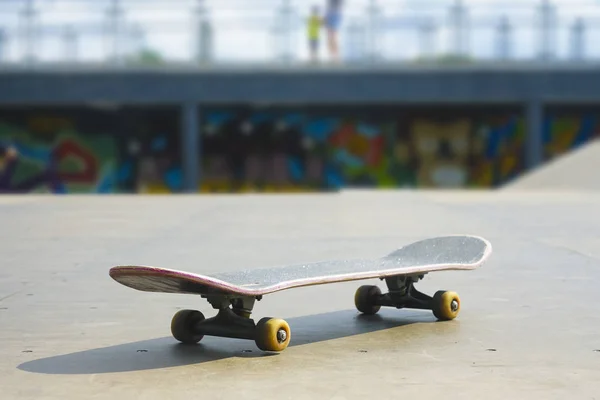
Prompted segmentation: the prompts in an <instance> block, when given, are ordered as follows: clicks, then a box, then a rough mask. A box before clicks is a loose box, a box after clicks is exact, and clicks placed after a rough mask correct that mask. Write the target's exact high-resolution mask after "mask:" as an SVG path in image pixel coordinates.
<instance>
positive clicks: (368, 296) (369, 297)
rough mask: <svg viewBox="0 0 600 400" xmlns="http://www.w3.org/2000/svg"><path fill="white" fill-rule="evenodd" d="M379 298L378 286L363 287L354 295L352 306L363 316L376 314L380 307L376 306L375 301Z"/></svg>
mask: <svg viewBox="0 0 600 400" xmlns="http://www.w3.org/2000/svg"><path fill="white" fill-rule="evenodd" d="M379 296H381V290H380V289H379V287H378V286H371V285H363V286H361V287H359V288H358V289H356V293H354V305H355V306H356V309H357V310H358V311H360V312H361V313H363V314H367V315H373V314H377V312H378V311H379V309H380V308H381V306H379V305H377V304H376V303H375V301H376V300H377V298H378V297H379Z"/></svg>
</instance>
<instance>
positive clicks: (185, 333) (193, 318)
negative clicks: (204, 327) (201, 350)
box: [171, 310, 204, 344]
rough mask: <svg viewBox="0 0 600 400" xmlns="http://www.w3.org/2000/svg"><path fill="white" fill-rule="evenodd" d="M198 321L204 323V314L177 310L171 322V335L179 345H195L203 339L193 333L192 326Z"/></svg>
mask: <svg viewBox="0 0 600 400" xmlns="http://www.w3.org/2000/svg"><path fill="white" fill-rule="evenodd" d="M200 321H204V314H202V313H201V312H200V311H196V310H179V311H177V313H175V315H174V316H173V319H172V320H171V333H172V334H173V337H174V338H175V339H177V340H178V341H180V342H181V343H185V344H196V343H198V342H199V341H201V340H202V338H203V337H204V335H198V334H196V333H195V331H194V326H195V325H196V324H197V323H198V322H200Z"/></svg>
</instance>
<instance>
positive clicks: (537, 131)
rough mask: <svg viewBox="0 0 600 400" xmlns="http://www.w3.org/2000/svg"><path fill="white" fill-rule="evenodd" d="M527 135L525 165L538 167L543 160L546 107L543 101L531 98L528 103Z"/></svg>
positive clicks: (529, 167)
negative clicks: (544, 107)
mask: <svg viewBox="0 0 600 400" xmlns="http://www.w3.org/2000/svg"><path fill="white" fill-rule="evenodd" d="M526 108H527V112H526V118H527V137H526V139H525V166H526V168H527V169H532V168H535V167H538V166H539V165H540V164H541V163H542V162H543V161H544V160H543V158H544V157H543V155H544V153H543V145H544V143H543V128H544V109H543V104H542V101H541V100H539V99H531V100H529V102H528V103H527V105H526Z"/></svg>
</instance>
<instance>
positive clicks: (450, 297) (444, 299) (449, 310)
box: [432, 290, 460, 321]
mask: <svg viewBox="0 0 600 400" xmlns="http://www.w3.org/2000/svg"><path fill="white" fill-rule="evenodd" d="M432 311H433V315H435V317H436V318H437V319H439V320H441V321H448V320H451V319H454V318H456V316H457V315H458V312H459V311H460V297H458V294H457V293H455V292H448V291H445V290H440V291H438V292H436V293H435V294H434V295H433V307H432Z"/></svg>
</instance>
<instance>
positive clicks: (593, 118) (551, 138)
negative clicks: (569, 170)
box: [543, 111, 600, 160]
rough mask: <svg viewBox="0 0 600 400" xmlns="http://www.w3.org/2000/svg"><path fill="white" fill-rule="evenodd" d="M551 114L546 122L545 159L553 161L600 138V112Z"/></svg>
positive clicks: (544, 135) (544, 136)
mask: <svg viewBox="0 0 600 400" xmlns="http://www.w3.org/2000/svg"><path fill="white" fill-rule="evenodd" d="M569 114H570V115H565V113H554V112H552V111H550V112H549V115H548V116H547V117H546V118H545V120H544V128H543V129H544V130H543V143H544V158H545V160H551V159H552V158H554V157H557V156H560V155H562V154H564V153H567V152H568V151H571V150H573V149H575V148H577V147H579V146H581V145H583V144H585V143H586V142H588V141H589V140H591V139H593V138H597V137H600V118H599V117H600V112H594V111H588V112H586V111H580V112H576V111H575V112H571V113H569Z"/></svg>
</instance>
